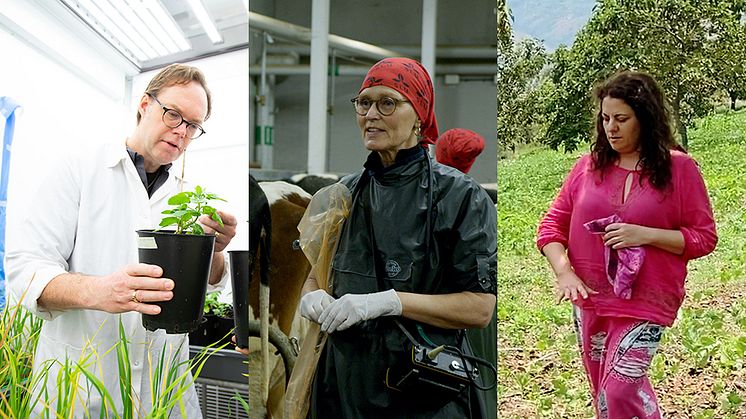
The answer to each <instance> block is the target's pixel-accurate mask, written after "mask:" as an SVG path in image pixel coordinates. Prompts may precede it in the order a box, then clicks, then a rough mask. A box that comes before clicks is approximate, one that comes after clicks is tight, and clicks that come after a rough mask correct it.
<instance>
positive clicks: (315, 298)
mask: <svg viewBox="0 0 746 419" xmlns="http://www.w3.org/2000/svg"><path fill="white" fill-rule="evenodd" d="M333 302H334V297H332V296H331V295H329V294H328V293H327V292H326V291H324V290H320V289H317V290H315V291H311V292H307V293H305V294H303V297H301V299H300V315H301V316H303V317H305V318H307V319H308V320H311V321H312V322H316V323H320V322H319V317H320V316H321V313H323V312H324V310H325V309H326V308H327V307H328V306H329V305H330V304H331V303H333Z"/></svg>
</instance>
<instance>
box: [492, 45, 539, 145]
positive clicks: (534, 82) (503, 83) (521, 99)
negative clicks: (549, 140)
mask: <svg viewBox="0 0 746 419" xmlns="http://www.w3.org/2000/svg"><path fill="white" fill-rule="evenodd" d="M546 62H547V54H546V51H545V50H544V46H543V45H542V43H541V42H540V41H538V40H536V39H533V38H527V39H524V40H522V41H520V42H518V43H516V44H514V45H513V47H512V49H510V50H509V51H508V52H507V54H505V55H503V56H501V57H500V59H499V60H498V69H499V71H498V83H497V103H498V115H499V117H498V121H497V138H498V140H499V149H500V152H501V153H505V152H506V151H507V150H514V149H515V145H516V144H520V143H530V142H534V141H535V140H538V138H539V137H538V134H537V133H538V131H539V130H540V129H541V128H540V125H541V120H542V118H541V114H542V113H543V111H542V105H541V103H542V95H543V90H542V77H541V71H542V69H543V68H544V66H545V64H546Z"/></svg>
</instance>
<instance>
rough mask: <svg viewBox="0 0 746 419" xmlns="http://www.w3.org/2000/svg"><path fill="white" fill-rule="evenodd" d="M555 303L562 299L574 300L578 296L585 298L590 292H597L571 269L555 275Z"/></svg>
mask: <svg viewBox="0 0 746 419" xmlns="http://www.w3.org/2000/svg"><path fill="white" fill-rule="evenodd" d="M556 287H557V304H560V303H561V302H562V301H565V300H567V301H575V300H577V299H578V296H581V297H583V299H584V300H585V299H586V298H588V295H590V294H598V292H597V291H594V290H593V289H591V288H590V287H589V286H587V285H585V283H584V282H583V281H582V280H581V279H580V278H579V277H578V276H577V275H575V272H573V271H566V272H563V273H561V274H559V275H557V283H556Z"/></svg>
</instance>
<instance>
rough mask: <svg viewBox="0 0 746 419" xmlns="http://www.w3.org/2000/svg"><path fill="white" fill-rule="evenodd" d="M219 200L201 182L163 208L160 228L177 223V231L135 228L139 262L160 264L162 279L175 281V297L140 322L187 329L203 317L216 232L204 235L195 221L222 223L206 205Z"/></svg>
mask: <svg viewBox="0 0 746 419" xmlns="http://www.w3.org/2000/svg"><path fill="white" fill-rule="evenodd" d="M215 200H219V201H225V200H224V199H222V198H220V197H218V196H217V195H215V194H211V193H207V192H206V191H205V190H204V189H202V187H200V186H199V185H198V186H196V187H195V189H194V191H193V192H192V191H185V192H179V193H177V194H175V195H173V196H172V197H170V198H169V200H168V204H169V205H171V206H172V207H173V208H171V209H167V210H165V211H163V214H164V215H165V217H164V218H163V220H162V221H161V223H160V228H163V227H170V226H176V229H175V230H161V229H160V228H159V229H156V230H138V231H137V234H138V236H139V237H138V256H139V259H140V262H141V263H149V264H153V265H158V266H160V267H161V268H163V277H164V278H171V279H173V280H174V282H175V286H174V289H173V293H174V295H173V298H172V299H171V300H170V301H163V302H160V303H156V304H157V305H159V306H160V307H161V312H160V313H159V314H156V315H147V314H143V316H142V324H143V326H145V328H146V329H147V330H156V329H165V330H166V333H189V332H191V331H194V330H195V329H196V328H197V326H199V324H200V322H201V321H202V307H203V305H204V302H205V293H206V291H207V281H208V279H209V275H210V268H211V264H212V253H213V249H214V247H215V236H214V235H212V234H205V232H204V230H203V229H202V226H201V225H199V224H198V223H197V219H199V217H200V216H201V215H208V216H210V218H212V219H213V220H215V221H217V222H218V223H219V224H220V225H223V220H222V219H221V218H220V215H219V214H218V213H217V210H216V209H215V208H213V207H212V206H210V205H208V204H209V203H210V201H215Z"/></svg>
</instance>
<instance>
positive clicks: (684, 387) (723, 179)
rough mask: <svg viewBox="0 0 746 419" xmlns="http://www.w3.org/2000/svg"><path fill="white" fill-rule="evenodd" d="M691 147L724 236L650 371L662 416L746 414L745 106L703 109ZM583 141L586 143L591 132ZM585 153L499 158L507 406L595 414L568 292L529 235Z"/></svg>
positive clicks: (507, 409)
mask: <svg viewBox="0 0 746 419" xmlns="http://www.w3.org/2000/svg"><path fill="white" fill-rule="evenodd" d="M689 134H690V150H689V151H690V154H691V155H692V156H693V157H694V158H695V159H696V160H697V162H698V163H699V165H700V169H701V170H702V174H703V176H704V178H705V182H706V184H707V187H708V191H709V193H710V197H711V201H712V205H713V209H714V212H715V218H716V222H717V226H718V235H719V242H718V247H717V249H716V250H715V252H713V254H711V255H709V256H707V257H705V258H703V259H698V260H695V261H692V262H691V263H689V276H688V278H687V293H688V296H687V298H686V300H685V302H684V306H683V307H682V310H681V311H680V312H679V316H678V319H677V321H676V323H675V324H674V326H673V327H672V328H670V329H669V330H667V331H666V332H665V333H664V335H663V341H662V343H661V346H660V348H659V351H658V355H656V357H655V358H654V359H653V363H652V365H651V370H650V376H651V379H652V380H653V384H654V386H655V388H656V390H657V392H658V397H659V401H660V404H661V408H662V410H663V412H664V415H665V417H666V418H687V419H688V418H741V417H746V406H745V405H746V402H744V400H746V370H745V369H744V368H743V366H744V365H743V364H744V362H746V209H745V208H746V181H744V179H746V110H742V111H738V112H727V113H723V114H717V115H713V116H710V117H707V118H704V119H700V120H697V121H696V123H695V127H694V128H693V129H692V130H691V131H690V133H689ZM580 149H585V150H587V149H588V146H587V144H586V145H582V146H581V147H580ZM578 155H579V153H575V154H572V155H567V154H563V153H560V152H556V151H551V150H548V149H541V148H535V149H529V150H527V151H525V152H522V153H519V154H518V155H516V156H515V157H514V158H512V159H506V160H501V161H500V162H499V164H498V180H499V182H498V260H499V269H498V307H497V313H498V371H499V386H498V404H499V406H498V407H499V414H500V417H501V418H503V417H504V418H535V417H547V418H590V417H592V416H593V409H592V408H591V400H590V394H589V389H588V382H587V380H586V378H585V373H584V371H583V368H582V365H581V363H580V356H579V353H578V350H577V343H576V338H575V336H574V331H573V327H572V321H571V309H570V306H569V304H566V303H565V304H562V305H557V304H555V300H554V298H553V281H554V278H553V275H552V273H551V270H550V269H549V267H548V264H547V262H546V260H545V259H544V258H543V257H542V256H541V255H540V253H539V252H538V250H537V249H536V247H535V245H534V240H535V234H536V227H537V225H538V222H539V220H540V218H541V216H542V215H543V213H544V211H546V209H547V208H548V207H549V204H550V203H551V201H552V199H553V198H554V196H555V194H556V193H557V191H558V189H559V187H560V185H561V184H562V181H563V179H564V177H565V176H566V174H567V172H568V171H569V170H570V168H571V166H572V164H573V163H574V161H575V160H576V159H577V157H578Z"/></svg>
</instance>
